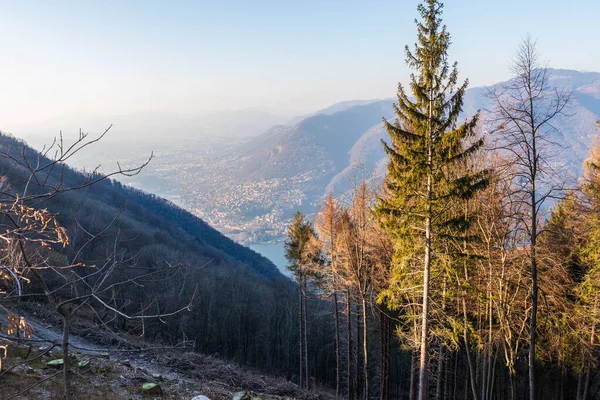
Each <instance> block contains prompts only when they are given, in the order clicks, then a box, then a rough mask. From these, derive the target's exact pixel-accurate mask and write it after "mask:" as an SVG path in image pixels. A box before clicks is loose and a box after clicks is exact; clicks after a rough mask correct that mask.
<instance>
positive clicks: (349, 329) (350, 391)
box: [346, 289, 355, 400]
mask: <svg viewBox="0 0 600 400" xmlns="http://www.w3.org/2000/svg"><path fill="white" fill-rule="evenodd" d="M346 316H347V318H348V320H347V322H348V324H347V330H346V331H347V337H346V340H347V342H348V399H350V400H352V399H354V398H355V396H354V391H355V385H354V379H355V373H354V371H355V369H354V352H353V350H352V340H353V338H352V303H351V299H350V289H346Z"/></svg>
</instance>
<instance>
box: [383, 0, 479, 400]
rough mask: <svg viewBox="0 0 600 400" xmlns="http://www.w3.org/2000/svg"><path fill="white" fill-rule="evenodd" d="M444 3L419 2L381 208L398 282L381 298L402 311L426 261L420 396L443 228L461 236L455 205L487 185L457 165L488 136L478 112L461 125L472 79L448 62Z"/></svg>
mask: <svg viewBox="0 0 600 400" xmlns="http://www.w3.org/2000/svg"><path fill="white" fill-rule="evenodd" d="M442 8H443V5H442V4H441V3H440V2H438V1H436V0H427V1H424V2H423V3H422V4H420V5H419V7H418V10H419V13H420V15H421V21H417V22H416V24H417V31H418V43H417V44H416V47H415V50H414V51H411V50H410V49H409V47H408V46H407V47H406V62H407V64H408V65H409V67H411V68H413V69H414V70H415V71H416V74H415V73H413V74H412V75H411V82H410V88H411V90H412V94H413V96H414V100H413V99H411V98H409V95H408V93H407V92H406V90H405V88H404V87H403V86H402V84H399V85H398V103H397V104H395V105H394V108H395V112H396V115H397V119H396V122H395V123H393V124H392V123H389V122H388V121H385V120H384V123H385V127H386V129H387V131H388V134H389V136H390V143H389V144H387V143H385V142H384V143H383V146H384V150H385V152H386V153H387V155H388V157H389V163H388V170H387V179H386V183H385V189H386V190H385V191H384V193H383V194H382V195H381V196H380V197H379V199H378V203H377V208H376V212H377V214H378V215H379V217H380V221H381V224H382V226H383V227H384V228H385V229H386V230H387V231H388V232H389V233H390V234H391V236H392V237H393V238H394V242H395V249H396V254H395V256H394V261H393V265H392V279H391V283H390V286H389V288H388V289H387V290H386V291H385V293H384V294H383V296H382V297H383V298H386V299H387V300H388V301H389V302H390V304H391V306H392V307H395V308H398V304H397V302H398V301H399V300H398V298H401V297H403V296H404V295H405V291H406V290H407V289H406V288H405V287H402V286H403V285H402V280H403V279H404V277H407V276H414V274H411V273H409V270H410V268H414V267H415V264H416V261H417V260H420V261H419V263H421V265H422V281H421V282H420V283H421V284H422V292H421V293H420V295H419V297H420V300H421V304H422V308H421V315H420V329H419V331H420V334H419V345H418V347H419V354H420V359H419V361H420V363H419V395H418V399H419V400H425V398H426V397H427V385H426V382H427V367H428V350H429V349H428V340H429V338H430V315H429V312H430V279H431V278H430V277H431V268H432V265H434V264H435V263H436V256H437V255H438V254H436V252H441V251H443V250H442V247H443V246H441V245H440V244H439V242H440V241H441V239H442V237H441V235H440V232H441V231H445V232H447V231H448V229H449V228H452V230H453V231H455V232H456V234H457V235H459V231H460V230H464V229H465V227H466V225H467V220H468V216H466V215H462V216H460V215H455V216H450V214H449V213H448V212H447V210H448V206H449V205H450V204H452V202H454V201H461V200H466V199H468V198H470V197H472V196H473V194H474V193H476V192H477V190H479V189H481V188H483V187H485V184H486V173H485V171H479V172H473V171H468V170H467V171H465V170H464V169H463V170H462V172H459V171H460V168H455V167H456V166H457V165H458V164H459V163H460V162H461V161H463V160H465V159H466V158H467V157H468V156H469V155H471V154H473V153H475V152H476V151H477V150H478V149H480V148H481V146H482V144H483V140H482V139H475V132H474V130H475V127H476V124H477V120H478V115H475V116H474V117H472V118H470V119H469V120H467V121H465V122H463V123H462V124H460V125H458V126H457V121H458V118H459V114H460V112H461V111H462V105H463V96H464V92H465V90H466V88H467V84H468V81H465V82H464V83H463V84H462V85H460V86H458V87H457V81H458V70H457V65H456V64H454V65H452V66H450V65H449V64H448V54H447V50H448V47H449V45H450V35H449V33H448V32H447V30H446V27H445V26H443V25H442V20H441V14H442ZM444 236H446V234H445V235H444Z"/></svg>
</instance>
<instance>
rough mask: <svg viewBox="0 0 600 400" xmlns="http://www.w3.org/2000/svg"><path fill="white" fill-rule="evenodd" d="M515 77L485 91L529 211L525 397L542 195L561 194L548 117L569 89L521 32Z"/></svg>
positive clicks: (532, 366)
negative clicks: (555, 80)
mask: <svg viewBox="0 0 600 400" xmlns="http://www.w3.org/2000/svg"><path fill="white" fill-rule="evenodd" d="M512 69H513V72H514V74H515V78H514V79H512V80H511V81H509V83H508V84H506V85H503V86H502V87H501V88H500V89H496V90H491V91H490V97H491V99H492V101H493V103H494V111H493V113H492V118H491V121H492V123H493V124H494V125H496V126H497V128H496V130H497V131H499V132H500V133H501V138H500V140H499V142H498V143H499V148H500V149H502V151H504V152H505V153H507V154H508V155H509V157H508V158H509V159H510V162H511V164H512V165H514V166H515V167H516V169H517V172H516V174H515V176H514V182H515V187H516V190H515V195H516V196H518V197H519V198H521V199H523V200H521V201H523V202H524V205H525V206H526V208H527V209H528V211H529V218H528V221H526V222H524V225H525V229H526V230H527V234H528V239H529V246H530V273H531V288H532V291H531V314H530V319H529V329H530V331H529V351H528V358H529V398H530V400H536V399H537V392H536V389H537V387H536V379H535V378H536V377H535V371H536V355H535V344H536V339H537V317H538V296H539V287H538V284H539V282H538V254H537V250H538V249H537V243H538V236H539V234H540V231H539V229H538V226H539V225H538V224H539V223H540V220H541V217H542V213H543V211H542V206H543V204H544V203H545V201H546V200H548V199H550V198H557V197H560V195H561V185H559V184H557V182H556V181H554V182H553V181H552V179H551V178H552V177H550V176H549V173H550V171H551V167H550V165H549V160H548V158H549V157H550V154H549V149H548V147H549V146H551V145H554V144H555V143H554V142H553V141H552V139H551V136H550V134H551V133H553V131H555V128H554V127H553V125H552V121H553V119H555V118H556V117H557V116H559V115H564V112H565V108H566V107H567V105H568V103H569V102H570V99H571V93H570V92H567V91H560V90H559V89H557V88H553V87H551V86H550V84H549V75H548V74H549V73H548V70H547V69H546V68H545V67H544V66H543V65H542V64H541V63H540V57H539V55H538V52H537V50H536V43H535V42H534V41H533V40H532V39H531V38H530V37H527V38H525V39H524V40H523V42H522V44H521V46H520V47H519V49H518V51H517V55H516V57H515V60H514V64H513V67H512Z"/></svg>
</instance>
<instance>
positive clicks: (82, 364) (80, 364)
mask: <svg viewBox="0 0 600 400" xmlns="http://www.w3.org/2000/svg"><path fill="white" fill-rule="evenodd" d="M88 365H90V360H81V361H79V362H78V363H77V366H78V367H79V368H84V367H87V366H88Z"/></svg>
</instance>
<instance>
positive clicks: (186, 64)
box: [0, 0, 600, 129]
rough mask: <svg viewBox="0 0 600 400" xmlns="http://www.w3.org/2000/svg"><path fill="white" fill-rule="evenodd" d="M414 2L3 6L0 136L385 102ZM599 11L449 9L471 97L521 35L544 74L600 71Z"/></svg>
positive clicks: (564, 5) (517, 5) (455, 50)
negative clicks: (55, 122)
mask: <svg viewBox="0 0 600 400" xmlns="http://www.w3.org/2000/svg"><path fill="white" fill-rule="evenodd" d="M416 4H417V1H416V0H395V1H380V0H368V1H367V0H361V1H352V0H273V1H261V0H240V1H227V0H222V1H221V0H213V1H199V0H198V1H177V0H172V1H167V0H164V1H148V0H139V1H127V0H114V1H111V0H108V1H106V0H104V1H100V0H97V1H86V0H75V1H52V0H44V1H27V0H19V1H16V0H7V1H2V0H0V10H1V11H0V27H1V32H0V129H1V128H2V127H5V126H14V125H16V124H20V123H29V122H33V121H42V120H45V119H50V118H53V117H57V116H64V115H74V114H91V115H93V114H95V115H111V114H127V113H132V112H139V111H164V112H182V113H197V112H201V111H205V110H220V109H240V108H247V107H257V106H260V107H270V108H275V109H281V110H285V111H287V112H289V113H297V114H300V113H305V112H309V111H313V110H316V109H318V108H321V107H324V106H328V105H330V104H332V103H334V102H337V101H341V100H348V99H370V98H382V97H391V96H393V95H394V93H395V87H396V84H397V82H398V81H405V80H406V78H407V76H408V70H407V68H406V67H405V65H404V52H403V48H404V45H405V44H408V43H413V42H414V41H415V26H414V23H413V20H414V18H415V17H416V15H417V14H416ZM599 15H600V1H598V0H571V1H568V2H567V1H564V0H561V1H557V0H502V1H492V0H485V1H482V0H447V1H446V7H445V13H444V20H445V23H446V24H447V25H448V29H449V31H450V33H451V34H452V37H453V42H454V43H453V45H452V47H451V48H450V57H451V60H453V61H458V63H459V69H460V71H461V77H462V78H467V77H468V78H469V79H470V81H471V85H472V86H476V85H483V84H490V83H494V82H497V81H500V80H504V79H505V78H507V77H508V76H509V72H508V65H509V63H510V59H511V56H512V55H513V54H514V51H515V48H516V47H517V45H518V43H519V40H520V38H522V37H523V36H524V35H525V34H526V33H528V32H529V33H531V35H532V36H533V37H535V38H538V40H539V46H540V49H541V51H542V53H543V55H544V57H545V59H547V61H548V62H549V64H550V66H552V67H557V68H571V69H579V70H590V71H594V70H595V71H600V49H599V46H598V40H599V37H600V25H599V24H598V16H599Z"/></svg>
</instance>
